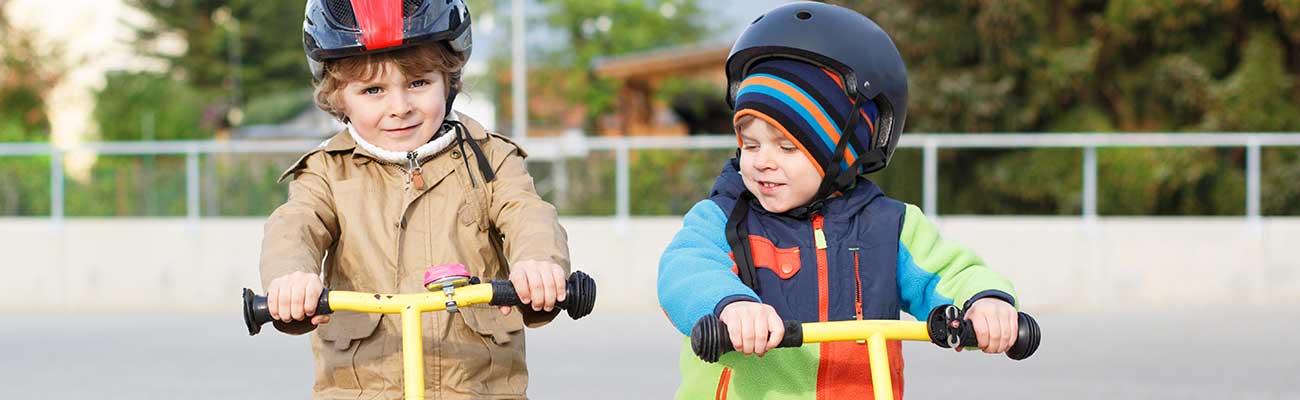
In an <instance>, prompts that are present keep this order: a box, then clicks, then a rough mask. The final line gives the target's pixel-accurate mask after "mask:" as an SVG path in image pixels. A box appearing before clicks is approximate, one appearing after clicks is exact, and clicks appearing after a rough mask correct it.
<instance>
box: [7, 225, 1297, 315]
mask: <svg viewBox="0 0 1300 400" xmlns="http://www.w3.org/2000/svg"><path fill="white" fill-rule="evenodd" d="M262 222H263V221H262V220H261V219H215V220H203V221H200V222H197V223H190V222H187V221H185V220H177V219H70V220H67V221H66V222H65V223H64V224H63V225H62V226H56V225H54V224H53V223H51V222H50V221H48V220H44V219H0V251H3V254H4V255H5V256H4V258H3V261H0V272H2V273H0V310H3V309H8V310H14V309H37V310H69V309H77V310H80V309H85V310H124V311H183V312H213V311H217V312H223V313H225V312H229V313H231V314H232V318H238V317H237V315H238V312H239V311H238V305H239V292H240V288H242V287H253V288H259V287H260V286H259V283H258V278H257V259H258V252H259V248H260V247H259V246H260V241H261V229H262ZM563 223H564V225H565V226H566V227H567V228H568V229H569V233H570V239H571V240H570V246H571V249H572V253H573V261H574V265H575V267H576V268H577V269H581V270H584V271H587V272H588V273H590V274H592V275H593V276H594V277H595V278H596V279H597V282H598V284H599V287H600V295H599V301H598V310H606V311H615V310H623V311H646V312H655V313H657V308H658V306H657V304H656V298H655V277H656V271H657V265H658V258H659V254H660V252H662V250H663V249H664V247H665V246H666V245H667V243H668V241H669V240H670V239H671V238H672V235H673V234H674V233H675V232H676V230H677V229H678V228H679V227H680V220H679V219H678V218H636V219H633V220H631V221H630V222H629V223H626V224H619V223H618V222H617V221H615V220H614V219H610V218H566V219H564V221H563ZM939 223H940V226H941V229H942V231H943V232H944V234H945V235H946V236H947V237H948V238H951V239H954V240H957V241H959V242H961V243H963V244H965V245H967V246H969V247H972V248H974V249H976V251H978V252H979V253H980V254H981V255H982V256H983V257H984V258H985V260H986V261H987V262H988V264H989V265H990V266H992V267H993V268H995V269H997V270H999V271H1001V272H1003V273H1005V274H1006V275H1007V276H1009V277H1010V278H1011V279H1012V281H1013V282H1015V284H1016V287H1017V289H1018V290H1019V292H1020V296H1021V298H1022V302H1023V305H1024V306H1025V307H1026V308H1027V309H1031V310H1040V311H1048V310H1061V309H1069V310H1090V309H1091V310H1096V309H1108V308H1115V307H1141V308H1170V307H1178V308H1181V307H1187V306H1199V305H1212V304H1213V305H1224V304H1227V305H1234V304H1240V305H1264V304H1274V303H1285V304H1300V258H1297V257H1295V256H1293V254H1295V251H1296V248H1297V247H1300V219H1297V218H1268V219H1264V220H1262V221H1261V222H1259V223H1258V224H1254V225H1252V224H1249V223H1247V222H1246V221H1244V220H1243V219H1240V218H1103V219H1100V220H1097V221H1095V222H1093V223H1085V222H1082V221H1081V220H1080V219H1078V218H1058V217H1042V218H1039V217H956V216H953V217H944V218H942V219H941V220H940V221H939Z"/></svg>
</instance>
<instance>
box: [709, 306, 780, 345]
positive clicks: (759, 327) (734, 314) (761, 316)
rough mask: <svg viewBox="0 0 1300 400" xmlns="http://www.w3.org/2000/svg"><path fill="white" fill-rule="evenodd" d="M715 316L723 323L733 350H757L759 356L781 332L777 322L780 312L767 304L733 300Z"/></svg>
mask: <svg viewBox="0 0 1300 400" xmlns="http://www.w3.org/2000/svg"><path fill="white" fill-rule="evenodd" d="M718 319H719V320H722V322H723V323H725V324H727V332H728V333H729V334H730V336H731V344H732V345H734V346H736V351H739V352H742V353H745V354H758V356H759V357H762V356H763V353H767V351H768V350H771V349H773V348H776V345H777V344H780V343H781V338H782V337H784V336H785V324H784V323H783V322H781V316H780V315H777V313H776V309H775V308H772V306H769V305H767V304H763V303H756V302H752V301H737V302H735V303H731V304H728V305H727V306H726V307H723V308H722V315H719V316H718Z"/></svg>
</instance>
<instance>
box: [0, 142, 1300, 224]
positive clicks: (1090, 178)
mask: <svg viewBox="0 0 1300 400" xmlns="http://www.w3.org/2000/svg"><path fill="white" fill-rule="evenodd" d="M318 143H319V142H317V141H167V142H162V141H150V142H100V143H85V144H80V145H77V146H74V147H71V148H58V147H54V146H52V145H50V144H46V143H3V144H0V156H49V157H50V218H51V219H52V220H54V221H55V222H62V220H63V218H64V186H65V185H64V170H63V159H64V156H65V155H66V154H68V153H71V152H81V151H87V152H93V153H95V154H99V155H171V156H177V155H183V156H185V159H186V163H185V165H186V180H185V182H186V185H185V188H186V217H187V218H189V219H192V220H197V219H199V218H200V215H201V212H200V208H199V201H200V200H199V183H200V178H201V176H200V168H199V167H200V165H199V164H200V158H201V156H203V155H209V154H300V153H302V152H305V151H307V150H308V149H311V148H313V147H315V146H316V145H317V144H318ZM521 145H523V146H524V147H525V148H526V149H528V152H529V153H530V161H531V162H540V161H547V160H550V161H557V162H556V163H555V166H556V168H560V169H561V170H562V168H564V163H562V162H558V161H559V160H564V159H567V158H575V157H584V156H585V155H586V154H588V152H590V151H593V150H601V151H613V152H614V154H615V171H616V172H615V174H616V175H615V176H616V178H615V216H616V217H617V218H619V219H626V218H628V217H629V216H630V209H629V192H630V191H631V188H630V176H631V172H630V171H629V169H630V166H629V158H630V152H631V151H633V150H674V149H678V150H696V149H728V148H734V147H735V146H736V139H735V138H734V137H733V136H729V135H719V136H694V137H614V138H605V137H599V138H592V137H583V136H574V137H562V138H530V139H527V140H525V141H523V142H522V143H521ZM1270 146H1300V133H1141V134H1127V133H1126V134H1098V133H1066V134H1055V133H1054V134H1027V133H1019V134H908V135H905V136H903V137H902V139H901V143H900V147H901V148H919V149H921V150H922V160H923V161H922V162H923V186H922V187H923V203H922V207H923V209H924V210H925V211H926V213H927V214H930V215H937V214H938V213H939V209H938V205H939V202H938V199H939V195H940V194H939V192H938V176H939V162H938V152H939V150H940V149H975V148H985V149H992V148H1007V149H1016V148H1018V149H1038V148H1076V149H1080V151H1081V153H1082V154H1081V157H1082V158H1083V179H1082V182H1080V185H1082V186H1083V190H1082V197H1083V198H1082V199H1081V200H1082V204H1083V207H1082V213H1081V217H1083V218H1084V219H1092V218H1096V216H1097V149H1098V148H1102V147H1107V148H1114V147H1145V148H1175V147H1183V148H1186V147H1219V148H1224V147H1236V148H1244V149H1245V150H1246V198H1245V199H1242V200H1243V201H1244V202H1245V210H1246V212H1245V217H1246V218H1247V219H1249V220H1251V221H1256V220H1258V219H1259V218H1260V176H1261V171H1260V157H1261V156H1260V150H1261V148H1263V147H1270ZM565 175H566V174H564V173H558V174H557V179H561V180H563V179H565V178H564V176H565ZM560 185H561V186H563V185H564V183H563V182H561V183H560Z"/></svg>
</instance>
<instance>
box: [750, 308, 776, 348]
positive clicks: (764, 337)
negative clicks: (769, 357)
mask: <svg viewBox="0 0 1300 400" xmlns="http://www.w3.org/2000/svg"><path fill="white" fill-rule="evenodd" d="M754 317H755V318H754V319H753V321H752V322H751V323H752V324H753V326H754V338H753V341H754V354H757V355H758V356H759V357H762V356H763V353H767V342H768V339H769V338H770V337H771V334H770V332H768V331H767V318H764V317H762V316H758V315H755V316H754Z"/></svg>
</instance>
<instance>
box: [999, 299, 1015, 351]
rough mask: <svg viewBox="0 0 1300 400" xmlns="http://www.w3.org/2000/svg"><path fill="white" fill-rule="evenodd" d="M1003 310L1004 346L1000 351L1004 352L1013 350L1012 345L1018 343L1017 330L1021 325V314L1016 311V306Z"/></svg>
mask: <svg viewBox="0 0 1300 400" xmlns="http://www.w3.org/2000/svg"><path fill="white" fill-rule="evenodd" d="M1002 311H1003V312H1002V313H1003V317H1002V335H1003V336H1002V348H1001V351H999V353H1004V352H1006V351H1007V350H1011V346H1013V345H1015V344H1016V334H1017V333H1018V332H1017V330H1019V327H1020V325H1019V323H1020V321H1019V319H1020V315H1019V314H1018V313H1016V309H1015V308H1012V307H1007V308H1006V309H1004V310H1002Z"/></svg>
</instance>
